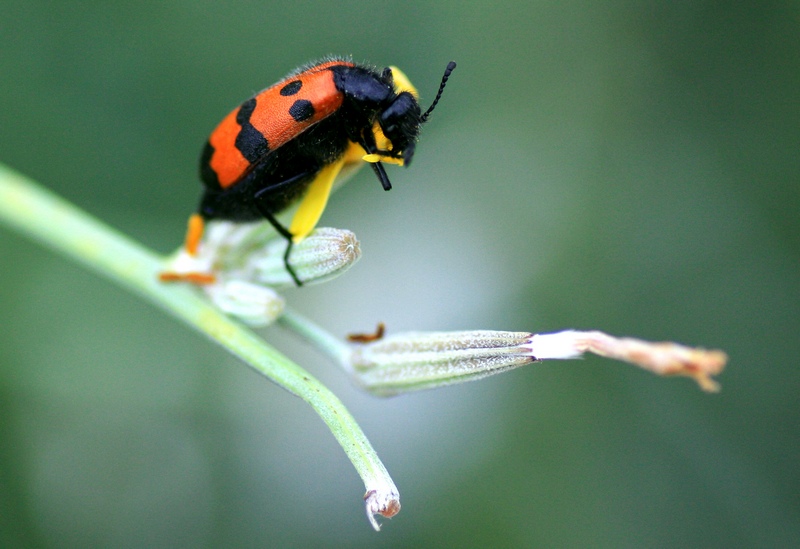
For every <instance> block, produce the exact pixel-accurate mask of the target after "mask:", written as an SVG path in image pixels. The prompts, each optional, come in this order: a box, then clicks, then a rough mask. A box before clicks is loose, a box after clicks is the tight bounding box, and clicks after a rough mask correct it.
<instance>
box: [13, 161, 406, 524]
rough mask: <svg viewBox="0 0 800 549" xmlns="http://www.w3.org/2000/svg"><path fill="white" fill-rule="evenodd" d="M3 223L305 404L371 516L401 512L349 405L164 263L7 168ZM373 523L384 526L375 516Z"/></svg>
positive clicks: (393, 487)
mask: <svg viewBox="0 0 800 549" xmlns="http://www.w3.org/2000/svg"><path fill="white" fill-rule="evenodd" d="M0 223H4V224H6V225H8V226H9V227H11V228H12V229H15V230H17V231H19V232H21V233H23V234H25V235H27V236H29V237H31V238H33V239H35V240H38V241H39V242H41V243H42V244H44V245H46V246H48V247H50V248H52V249H54V250H56V251H58V252H60V253H62V254H64V255H66V256H67V257H69V258H71V259H74V260H76V261H78V262H80V263H82V264H84V265H86V266H87V267H89V268H90V269H91V270H93V271H95V272H97V273H100V274H101V275H103V276H107V277H109V278H110V279H112V280H115V281H116V282H118V283H119V284H121V285H122V286H124V287H126V288H128V289H130V290H133V291H134V292H136V293H138V294H139V295H141V296H142V297H144V298H146V299H148V300H149V301H150V302H152V303H153V304H155V305H157V306H158V307H160V308H161V309H163V310H164V311H166V312H168V313H169V314H171V315H172V316H174V317H175V318H178V319H180V320H182V321H183V322H185V323H186V324H188V325H189V326H191V327H193V328H194V329H196V330H197V331H199V332H200V333H202V334H204V335H206V336H207V337H209V338H210V339H212V340H213V341H215V342H216V343H218V344H219V345H221V346H223V347H224V348H226V349H227V350H229V351H230V352H231V353H233V354H234V355H236V356H237V357H239V358H240V359H242V360H243V361H244V362H245V363H246V364H248V365H249V366H250V367H251V368H253V369H254V370H256V371H257V372H259V373H261V374H263V375H264V376H266V377H268V378H269V379H270V380H272V381H273V382H275V383H276V384H278V385H280V386H281V387H283V388H284V389H286V390H287V391H289V392H291V393H293V394H295V395H297V396H299V397H300V398H302V399H303V400H305V401H306V402H307V403H308V404H309V405H310V406H311V407H312V408H313V409H314V410H315V411H316V412H317V414H319V416H320V417H321V418H322V419H323V421H325V423H326V424H327V425H328V427H329V428H330V430H331V432H332V433H333V435H334V436H335V437H336V439H337V440H338V441H339V444H341V446H342V448H343V449H344V451H345V453H346V454H347V456H348V457H349V458H350V461H351V462H352V463H353V466H354V467H355V468H356V470H357V471H358V473H359V475H361V478H362V479H363V480H364V484H365V485H366V487H367V493H368V495H370V494H375V493H377V499H378V500H380V501H381V503H380V504H379V505H377V506H376V505H375V500H376V497H373V498H372V500H373V502H372V503H373V505H372V508H370V501H369V500H368V509H367V510H368V513H369V512H371V511H372V512H375V513H382V514H387V513H389V512H391V511H392V510H394V509H399V502H398V501H397V499H398V497H399V496H397V489H396V488H395V486H394V483H393V482H392V480H391V478H390V477H389V474H388V472H387V471H386V469H385V467H384V466H383V464H382V463H381V461H380V459H379V458H378V456H377V454H376V453H375V450H374V449H373V448H372V446H371V445H370V443H369V441H368V440H367V438H366V436H365V435H364V433H363V432H362V431H361V428H360V427H359V426H358V424H357V423H356V421H355V419H353V417H352V415H350V413H349V412H348V411H347V409H346V408H345V407H344V405H343V404H342V403H341V401H339V399H338V398H336V396H335V395H334V394H333V393H331V392H330V391H329V390H328V389H327V388H326V387H325V386H324V385H322V384H321V383H320V382H319V381H317V380H316V379H314V378H313V377H312V376H311V375H310V374H309V373H308V372H306V371H305V370H304V369H302V368H301V367H300V366H298V365H297V364H295V363H294V362H292V361H291V360H289V359H288V358H286V357H285V356H284V355H282V354H280V353H279V352H278V351H277V350H275V349H274V348H273V347H271V346H270V345H268V344H267V343H265V342H264V341H263V340H261V339H260V338H259V337H258V336H256V335H255V334H254V333H253V332H251V331H250V330H248V329H247V328H245V327H244V326H243V325H241V324H239V323H238V322H236V321H235V320H232V319H231V318H229V317H227V316H225V315H223V314H222V313H221V312H219V311H218V310H217V309H216V308H215V307H214V306H212V305H211V304H210V303H209V302H208V301H207V300H206V299H205V298H203V297H202V296H201V295H200V294H199V293H198V292H196V291H194V289H193V288H191V287H188V286H187V285H183V284H164V283H162V282H160V281H159V280H158V273H159V272H160V271H162V270H163V269H164V259H163V258H162V257H160V256H158V255H156V254H155V253H153V252H152V251H150V250H148V249H147V248H145V247H143V246H141V245H139V244H137V243H136V242H133V241H132V240H130V239H129V238H127V237H126V236H124V235H122V234H121V233H119V232H117V231H115V230H114V229H112V228H110V227H108V226H106V225H104V224H103V223H101V222H100V221H98V220H96V219H94V218H92V217H91V216H89V215H88V214H87V213H85V212H83V211H81V210H80V209H78V208H76V207H75V206H73V205H72V204H70V203H68V202H67V201H65V200H63V199H61V198H59V197H58V196H56V195H54V194H53V193H51V192H49V191H47V190H45V189H43V188H41V187H40V186H38V185H37V184H36V183H34V182H33V181H31V180H30V179H28V178H26V177H24V176H22V175H20V174H18V173H16V172H14V171H12V170H11V169H9V168H7V167H5V166H3V165H2V164H0ZM381 506H383V507H381ZM387 510H388V511H387ZM395 512H396V511H395ZM370 520H371V521H372V522H373V525H375V524H376V523H375V522H374V520H373V518H372V516H371V515H370Z"/></svg>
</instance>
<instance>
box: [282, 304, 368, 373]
mask: <svg viewBox="0 0 800 549" xmlns="http://www.w3.org/2000/svg"><path fill="white" fill-rule="evenodd" d="M278 323H279V324H280V325H282V326H284V327H285V328H288V329H290V330H292V331H293V332H295V333H296V334H298V335H299V336H300V337H302V338H303V339H304V340H306V342H308V343H310V344H311V345H313V346H314V347H316V348H317V350H319V351H321V352H322V353H324V354H325V355H327V356H328V358H330V359H331V360H332V361H333V362H334V363H336V364H338V365H339V366H340V367H341V368H342V369H344V371H345V372H347V373H348V374H351V373H352V367H351V366H350V354H351V348H350V346H349V345H347V344H346V343H344V342H343V341H342V340H340V339H338V338H336V337H334V336H333V335H332V334H331V333H330V332H329V331H327V330H325V329H324V328H322V327H321V326H319V325H318V324H316V323H315V322H313V321H311V320H310V319H309V318H306V317H305V316H303V315H301V314H300V313H298V312H297V311H295V310H294V309H291V308H289V307H287V308H286V310H285V311H284V312H283V315H281V317H280V318H279V319H278Z"/></svg>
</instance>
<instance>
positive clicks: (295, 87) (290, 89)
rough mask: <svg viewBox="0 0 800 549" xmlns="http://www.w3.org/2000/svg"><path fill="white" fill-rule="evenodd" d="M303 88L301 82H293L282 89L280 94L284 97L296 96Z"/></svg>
mask: <svg viewBox="0 0 800 549" xmlns="http://www.w3.org/2000/svg"><path fill="white" fill-rule="evenodd" d="M302 87H303V83H302V82H301V81H300V80H293V81H291V82H289V83H288V84H286V85H285V86H284V87H282V88H281V91H280V94H281V95H282V96H284V97H286V96H289V95H294V94H296V93H297V92H299V91H300V88H302Z"/></svg>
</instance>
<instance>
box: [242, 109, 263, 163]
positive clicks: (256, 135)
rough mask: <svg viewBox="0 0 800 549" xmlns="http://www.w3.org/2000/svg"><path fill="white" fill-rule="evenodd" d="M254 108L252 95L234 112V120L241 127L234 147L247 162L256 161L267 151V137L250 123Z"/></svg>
mask: <svg viewBox="0 0 800 549" xmlns="http://www.w3.org/2000/svg"><path fill="white" fill-rule="evenodd" d="M255 108H256V100H255V98H254V97H252V98H250V99H248V100H247V101H245V102H244V103H242V106H241V107H239V112H237V113H236V122H238V123H239V125H240V126H241V127H242V129H241V130H240V131H239V134H238V135H237V136H236V142H235V143H236V148H237V149H239V152H241V153H242V156H244V157H245V158H246V159H247V161H248V162H251V163H253V162H256V161H258V160H259V159H260V158H262V157H263V156H264V155H265V154H267V153H268V152H269V143H267V138H266V137H264V136H263V135H262V134H261V132H259V131H258V130H257V129H255V128H254V127H253V124H251V123H250V116H251V115H252V114H253V111H254V110H255Z"/></svg>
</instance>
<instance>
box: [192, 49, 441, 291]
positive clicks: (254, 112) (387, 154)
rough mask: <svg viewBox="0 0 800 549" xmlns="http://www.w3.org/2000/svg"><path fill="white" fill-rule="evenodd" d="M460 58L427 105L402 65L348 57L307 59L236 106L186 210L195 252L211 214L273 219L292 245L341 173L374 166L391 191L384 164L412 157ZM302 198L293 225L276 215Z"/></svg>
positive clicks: (212, 140) (312, 222)
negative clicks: (196, 199)
mask: <svg viewBox="0 0 800 549" xmlns="http://www.w3.org/2000/svg"><path fill="white" fill-rule="evenodd" d="M455 67H456V64H455V62H452V61H451V62H450V63H448V65H447V68H446V69H445V72H444V76H443V77H442V81H441V84H440V86H439V91H438V93H437V94H436V98H435V99H434V100H433V103H432V104H431V106H430V107H429V108H428V110H426V111H425V112H424V113H422V112H421V109H420V106H419V103H418V102H417V98H418V93H417V90H416V89H415V88H414V86H413V85H412V84H411V82H410V81H409V80H408V78H407V77H406V76H405V75H404V74H403V73H402V72H401V71H400V70H399V69H397V68H396V67H386V68H384V69H382V70H378V69H376V68H374V67H370V66H367V65H362V64H357V63H354V62H353V61H351V60H347V59H343V58H328V59H325V60H323V61H321V62H317V63H313V64H310V65H306V66H304V67H301V68H299V69H297V70H296V71H294V72H292V73H291V74H289V75H288V76H287V77H285V78H284V79H283V80H281V81H280V82H278V83H277V84H275V85H273V86H271V87H269V88H267V89H265V90H263V91H261V92H259V93H257V94H256V95H255V96H253V97H251V98H250V99H248V100H247V101H245V102H244V103H242V104H241V105H240V106H239V107H237V108H236V109H234V110H233V111H232V112H230V113H229V114H228V115H227V116H226V117H225V118H224V119H223V120H222V122H220V124H219V125H218V126H217V128H216V129H215V130H214V131H213V132H212V133H211V135H210V137H209V138H208V141H207V142H206V144H205V146H204V148H203V151H202V154H201V157H200V178H201V180H202V182H203V185H204V193H203V196H202V199H201V201H200V206H199V208H198V211H197V213H195V214H193V215H192V216H191V217H190V219H189V228H188V231H187V235H186V241H185V244H184V246H185V248H186V250H187V251H188V252H189V254H191V255H196V254H197V249H198V246H199V243H200V240H201V239H202V236H203V231H204V226H205V223H206V222H207V221H209V220H212V219H223V220H229V221H234V222H252V221H257V220H260V219H266V220H267V221H269V223H270V224H271V225H272V226H273V227H274V228H275V230H276V231H277V232H278V233H279V234H280V235H281V236H283V237H284V238H285V239H286V240H287V243H288V244H287V247H286V252H285V254H284V264H285V266H286V269H287V271H288V272H289V273H290V274H291V276H292V279H293V280H294V282H295V284H297V285H298V286H301V285H302V281H301V280H300V279H299V278H298V277H297V274H296V273H295V271H294V269H292V266H291V264H290V263H289V255H290V253H291V250H292V246H293V244H295V243H297V242H300V241H301V240H302V239H303V238H305V237H306V236H307V235H308V234H309V233H310V232H311V231H312V230H313V229H314V227H315V226H316V224H317V221H318V220H319V218H320V217H321V215H322V212H323V210H324V209H325V206H326V204H327V200H328V196H329V194H330V192H331V189H332V187H333V183H334V181H335V180H336V179H337V177H338V176H340V175H341V174H344V173H346V172H351V171H353V170H352V168H354V167H357V166H360V165H363V163H362V161H365V162H367V163H369V164H370V165H371V166H372V169H373V170H374V172H375V174H376V175H377V177H378V180H379V181H380V183H381V185H382V186H383V188H384V189H385V190H387V191H388V190H389V189H391V187H392V186H391V183H390V182H389V178H388V176H387V175H386V170H385V169H384V167H383V165H382V163H383V162H388V163H393V164H399V165H405V166H408V165H409V164H410V163H411V160H412V158H413V156H414V150H415V146H416V142H417V138H418V136H419V130H420V125H421V124H423V123H425V122H426V121H427V120H428V117H429V116H430V114H431V112H433V109H434V108H435V107H436V105H437V103H438V102H439V100H440V99H441V97H442V92H443V91H444V88H445V85H446V84H447V80H448V78H449V77H450V74H451V73H452V71H453V69H455ZM298 202H299V207H298V209H297V211H296V213H295V214H294V217H293V218H292V221H291V224H290V225H289V226H288V227H284V226H283V225H282V224H281V223H280V222H279V221H278V220H277V218H276V216H277V215H278V214H279V213H281V212H283V211H284V210H286V209H288V208H289V207H290V206H292V205H294V204H295V203H298Z"/></svg>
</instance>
